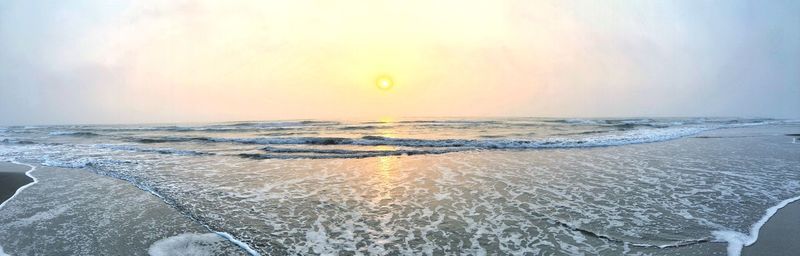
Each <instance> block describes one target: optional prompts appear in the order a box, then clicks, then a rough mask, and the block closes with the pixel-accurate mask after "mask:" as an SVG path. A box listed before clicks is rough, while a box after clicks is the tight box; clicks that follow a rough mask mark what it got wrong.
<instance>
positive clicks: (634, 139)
mask: <svg viewBox="0 0 800 256" xmlns="http://www.w3.org/2000/svg"><path fill="white" fill-rule="evenodd" d="M710 129H713V128H711V127H673V128H661V129H638V130H630V131H626V132H624V133H621V134H607V135H599V136H592V137H584V138H560V137H553V138H543V139H415V138H389V137H383V136H374V135H368V136H363V137H361V138H345V137H255V138H215V137H174V136H173V137H156V138H137V139H135V141H136V142H139V143H164V142H187V141H196V142H228V143H240V144H258V145H356V146H401V147H427V148H454V147H455V148H474V149H537V148H585V147H603V146H617V145H627V144H640V143H650V142H659V141H666V140H672V139H677V138H681V137H686V136H690V135H695V134H698V133H700V132H703V131H706V130H710Z"/></svg>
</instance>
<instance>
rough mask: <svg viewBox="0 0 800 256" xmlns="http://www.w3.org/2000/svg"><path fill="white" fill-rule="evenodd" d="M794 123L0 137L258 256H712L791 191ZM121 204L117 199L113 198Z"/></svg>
mask: <svg viewBox="0 0 800 256" xmlns="http://www.w3.org/2000/svg"><path fill="white" fill-rule="evenodd" d="M798 130H800V125H798V123H796V122H787V121H781V120H763V119H750V120H741V119H624V120H620V119H615V120H602V119H587V120H580V119H571V120H567V119H563V120H562V119H493V120H460V119H448V120H394V121H386V122H343V121H342V122H322V121H287V122H247V123H228V124H209V125H194V126H60V127H7V128H5V129H2V128H0V141H4V142H3V144H0V158H2V159H6V160H12V159H16V160H25V161H29V162H33V163H42V164H45V165H51V166H60V167H76V168H86V169H88V170H91V171H94V172H97V173H100V174H105V175H109V176H112V177H117V178H120V179H124V180H127V181H130V182H132V183H134V184H136V185H137V186H139V187H140V188H142V189H145V190H147V191H150V192H152V193H154V194H157V195H159V196H162V197H163V198H165V200H166V201H167V202H168V203H170V204H171V205H172V206H173V207H175V208H176V209H178V210H179V211H180V212H182V213H183V214H185V215H188V216H191V217H192V218H194V219H197V220H198V221H200V222H202V224H205V225H208V226H209V227H211V228H212V229H213V230H215V231H224V232H228V233H231V234H232V235H234V236H235V237H236V238H237V239H239V240H242V241H244V242H246V243H248V244H249V245H250V246H251V247H253V248H254V249H256V250H257V251H258V252H260V253H262V254H284V253H288V254H300V253H344V254H347V252H351V253H356V252H362V253H375V254H393V253H409V252H415V253H418V252H423V253H426V254H442V253H466V254H475V255H481V254H494V253H502V254H520V255H522V254H537V255H538V254H611V255H616V254H620V253H643V254H675V253H680V254H691V253H695V254H699V255H707V254H715V253H717V254H725V246H726V245H725V244H724V243H723V242H724V241H721V240H720V238H718V237H715V236H714V235H713V233H714V232H715V231H736V232H741V233H745V234H747V233H748V232H749V230H750V225H752V224H753V223H755V222H756V221H758V220H759V219H760V218H761V217H762V215H763V214H764V210H765V209H767V208H769V207H771V206H773V205H775V204H777V203H778V202H780V201H781V200H784V199H786V198H790V197H794V196H797V194H796V193H797V192H796V191H798V189H800V144H796V143H793V141H792V137H790V136H786V135H785V134H790V133H796V132H797V131H798ZM121 200H124V199H121ZM0 245H2V244H0Z"/></svg>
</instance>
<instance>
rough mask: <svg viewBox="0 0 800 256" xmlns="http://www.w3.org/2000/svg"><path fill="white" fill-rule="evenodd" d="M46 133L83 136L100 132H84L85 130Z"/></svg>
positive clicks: (95, 134)
mask: <svg viewBox="0 0 800 256" xmlns="http://www.w3.org/2000/svg"><path fill="white" fill-rule="evenodd" d="M48 134H49V135H51V136H85V137H92V136H100V134H97V133H94V132H86V131H53V132H50V133H48Z"/></svg>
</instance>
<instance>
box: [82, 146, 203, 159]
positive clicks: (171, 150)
mask: <svg viewBox="0 0 800 256" xmlns="http://www.w3.org/2000/svg"><path fill="white" fill-rule="evenodd" d="M97 146H98V147H101V148H108V149H113V150H121V151H131V152H142V153H158V154H162V155H182V156H202V155H215V154H214V153H211V152H200V151H194V150H182V149H174V148H142V147H136V146H131V145H97Z"/></svg>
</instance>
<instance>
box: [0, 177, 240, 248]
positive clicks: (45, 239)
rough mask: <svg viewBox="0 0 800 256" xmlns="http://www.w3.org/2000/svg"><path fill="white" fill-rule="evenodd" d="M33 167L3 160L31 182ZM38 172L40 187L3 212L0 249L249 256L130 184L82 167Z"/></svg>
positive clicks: (0, 215) (4, 184)
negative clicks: (28, 173) (29, 173)
mask: <svg viewBox="0 0 800 256" xmlns="http://www.w3.org/2000/svg"><path fill="white" fill-rule="evenodd" d="M29 169H30V167H28V166H24V165H16V164H12V163H0V173H8V174H13V175H17V176H19V175H22V177H27V176H25V174H24V172H25V171H27V170H29ZM31 174H32V175H33V176H34V177H36V179H37V180H38V182H37V183H36V184H34V185H33V186H29V187H27V188H25V189H24V190H22V191H21V192H20V193H18V194H17V195H16V196H15V197H14V198H13V199H11V200H9V201H8V202H7V203H6V204H5V206H3V208H0V252H3V253H7V254H9V255H148V254H149V255H245V254H246V253H245V252H244V251H243V250H242V249H241V248H239V247H237V246H236V245H234V244H233V243H231V242H229V241H228V240H226V239H225V238H223V237H222V236H220V235H218V234H216V233H212V232H210V231H209V230H208V229H207V228H205V227H203V226H202V225H200V224H198V223H196V222H194V221H193V220H191V219H190V218H188V217H186V216H184V215H183V214H181V213H180V212H178V211H177V210H175V209H174V208H172V207H170V206H169V205H167V204H166V203H165V202H164V201H162V200H161V199H159V198H158V197H156V196H154V195H152V194H150V193H147V192H145V191H143V190H141V189H139V188H137V187H135V186H133V185H131V184H130V183H128V182H125V181H122V180H118V179H113V178H110V177H106V176H102V175H98V174H94V173H91V172H89V171H87V170H82V169H62V168H51V167H43V166H37V169H36V170H35V171H34V172H33V173H31ZM14 184H16V183H14ZM14 184H11V183H10V181H9V180H6V179H3V178H0V187H3V188H6V187H9V185H13V186H14V187H13V189H12V190H13V191H16V188H18V186H17V185H14ZM24 184H25V183H23V185H24ZM12 194H13V192H12ZM0 255H2V254H0Z"/></svg>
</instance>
